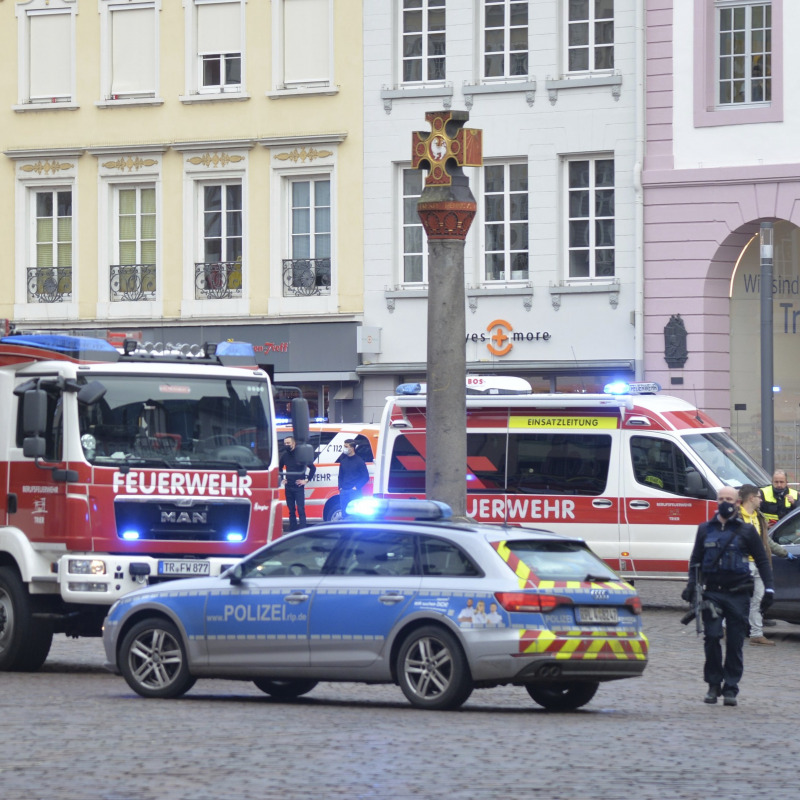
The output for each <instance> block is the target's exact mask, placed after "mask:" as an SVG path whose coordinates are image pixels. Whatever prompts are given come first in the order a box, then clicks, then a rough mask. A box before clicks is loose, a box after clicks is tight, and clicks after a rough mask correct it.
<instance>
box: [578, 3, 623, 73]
mask: <svg viewBox="0 0 800 800" xmlns="http://www.w3.org/2000/svg"><path fill="white" fill-rule="evenodd" d="M610 69H614V0H568V2H567V72H592V71H595V70H610Z"/></svg>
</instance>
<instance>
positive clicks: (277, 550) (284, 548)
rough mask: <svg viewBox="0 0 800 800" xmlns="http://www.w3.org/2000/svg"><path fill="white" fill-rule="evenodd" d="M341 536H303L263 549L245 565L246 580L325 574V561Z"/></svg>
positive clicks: (314, 534) (323, 534) (322, 534)
mask: <svg viewBox="0 0 800 800" xmlns="http://www.w3.org/2000/svg"><path fill="white" fill-rule="evenodd" d="M341 537H342V534H341V533H340V532H338V531H337V532H334V533H303V534H298V535H297V536H293V537H292V538H291V539H285V540H283V541H279V542H277V543H276V544H274V545H273V546H272V547H270V548H268V549H267V550H261V551H259V552H258V553H256V554H255V555H254V556H253V557H252V558H249V559H248V560H247V561H245V562H244V563H243V564H242V577H243V578H247V579H256V580H258V579H261V580H264V579H270V578H283V577H287V576H295V575H304V576H305V575H324V574H326V573H327V572H328V571H329V570H326V568H325V565H326V562H327V561H328V560H329V559H330V557H331V554H332V553H333V552H334V551H335V549H336V546H337V545H338V544H339V541H340V539H341Z"/></svg>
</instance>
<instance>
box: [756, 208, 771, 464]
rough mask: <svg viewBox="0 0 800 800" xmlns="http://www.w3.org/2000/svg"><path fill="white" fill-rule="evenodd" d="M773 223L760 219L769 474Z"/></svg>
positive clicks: (764, 457)
mask: <svg viewBox="0 0 800 800" xmlns="http://www.w3.org/2000/svg"><path fill="white" fill-rule="evenodd" d="M772 233H773V229H772V223H771V222H762V223H761V228H760V231H759V242H760V250H761V463H762V466H763V467H764V469H765V470H767V472H768V473H769V474H770V475H772V473H773V472H774V470H775V406H774V392H773V388H772V382H773V357H772V350H773V342H772Z"/></svg>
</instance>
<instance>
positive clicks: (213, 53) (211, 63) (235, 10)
mask: <svg viewBox="0 0 800 800" xmlns="http://www.w3.org/2000/svg"><path fill="white" fill-rule="evenodd" d="M191 8H192V10H193V12H194V25H193V30H192V34H193V37H194V38H193V41H194V44H195V49H194V58H195V59H196V61H195V77H193V79H192V83H193V88H194V89H195V90H196V91H197V92H199V93H200V94H214V93H223V92H239V91H241V89H242V83H243V79H242V76H243V67H244V64H243V43H244V35H243V16H242V15H243V6H242V3H241V2H240V0H219V1H218V2H209V0H194V3H193V5H192V7H191Z"/></svg>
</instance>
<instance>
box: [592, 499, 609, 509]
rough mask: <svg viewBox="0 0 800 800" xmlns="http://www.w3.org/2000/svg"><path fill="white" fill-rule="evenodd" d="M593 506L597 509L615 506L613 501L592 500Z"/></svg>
mask: <svg viewBox="0 0 800 800" xmlns="http://www.w3.org/2000/svg"><path fill="white" fill-rule="evenodd" d="M592 505H593V506H594V507H595V508H611V506H613V505H614V504H613V503H612V502H611V500H592Z"/></svg>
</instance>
